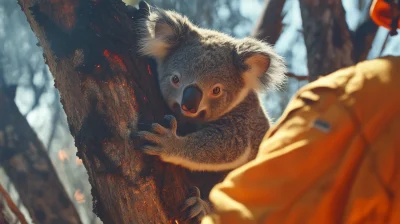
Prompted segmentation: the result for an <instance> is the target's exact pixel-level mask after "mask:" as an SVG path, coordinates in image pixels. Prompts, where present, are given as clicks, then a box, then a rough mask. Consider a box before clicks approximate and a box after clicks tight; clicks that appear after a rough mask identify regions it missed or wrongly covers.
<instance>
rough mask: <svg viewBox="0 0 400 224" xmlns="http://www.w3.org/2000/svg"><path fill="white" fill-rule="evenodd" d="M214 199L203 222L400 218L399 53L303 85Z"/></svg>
mask: <svg viewBox="0 0 400 224" xmlns="http://www.w3.org/2000/svg"><path fill="white" fill-rule="evenodd" d="M210 200H211V201H212V203H213V204H214V205H215V208H216V212H215V213H214V214H212V215H210V216H207V217H205V218H204V219H203V221H202V224H237V223H241V224H250V223H268V224H271V223H279V224H284V223H285V224H286V223H288V224H289V223H290V224H294V223H301V224H303V223H316V224H317V223H318V224H322V223H323V224H329V223H332V224H337V223H352V224H353V223H374V224H380V223H382V224H392V223H393V224H397V223H400V57H384V58H379V59H374V60H370V61H364V62H361V63H359V64H357V65H355V66H353V67H349V68H345V69H341V70H339V71H337V72H334V73H332V74H330V75H328V76H326V77H323V78H320V79H318V80H316V81H315V82H313V83H310V84H308V85H306V86H304V87H303V88H302V89H300V90H299V91H298V93H297V94H296V95H295V96H294V98H293V99H292V100H291V102H290V103H289V105H288V107H287V109H286V110H285V112H284V114H283V115H282V117H281V119H280V120H278V122H277V124H276V125H274V126H273V127H272V128H271V129H270V130H269V131H268V132H267V134H266V136H265V138H264V140H263V142H262V144H261V145H260V151H259V153H258V155H257V158H256V159H255V160H253V161H251V162H249V163H248V164H245V165H244V166H242V167H239V168H238V169H236V170H234V171H232V172H231V173H230V174H229V175H228V176H227V177H226V179H225V180H224V181H223V182H222V183H220V184H218V185H216V186H215V187H214V188H213V190H212V191H211V193H210Z"/></svg>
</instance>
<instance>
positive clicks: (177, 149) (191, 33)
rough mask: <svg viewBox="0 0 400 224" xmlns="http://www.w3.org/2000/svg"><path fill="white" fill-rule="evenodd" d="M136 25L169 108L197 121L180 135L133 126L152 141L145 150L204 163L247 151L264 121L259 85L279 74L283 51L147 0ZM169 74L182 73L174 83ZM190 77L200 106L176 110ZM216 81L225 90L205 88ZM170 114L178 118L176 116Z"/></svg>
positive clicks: (239, 159)
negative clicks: (199, 92)
mask: <svg viewBox="0 0 400 224" xmlns="http://www.w3.org/2000/svg"><path fill="white" fill-rule="evenodd" d="M137 27H138V29H139V30H140V38H139V47H140V52H141V53H142V54H143V55H148V56H152V57H154V58H155V59H156V61H157V65H158V66H157V69H158V80H159V85H160V89H161V93H162V95H163V97H164V99H165V101H166V102H167V104H168V105H169V107H170V108H171V109H172V110H173V111H174V112H175V114H174V115H175V116H176V117H178V119H179V120H181V119H186V120H189V121H190V122H192V123H193V124H194V125H199V124H201V126H202V128H200V129H199V130H197V131H196V132H193V133H190V134H188V135H185V136H178V135H177V134H176V128H171V129H165V128H163V127H162V126H160V125H157V124H154V130H153V131H152V132H141V133H139V136H141V137H142V138H144V139H146V140H148V141H150V142H152V143H155V144H154V145H148V146H146V147H144V152H146V153H148V154H152V155H158V156H160V158H161V159H162V160H163V161H165V162H170V163H174V164H177V165H181V166H184V167H186V168H188V169H191V170H204V171H222V170H230V169H234V168H236V167H238V166H240V165H242V164H244V163H246V162H248V161H249V160H251V159H253V158H254V157H255V155H256V153H257V151H258V147H259V144H260V143H261V140H262V138H263V136H264V135H265V132H266V131H267V130H268V128H269V121H268V118H267V115H266V113H265V112H264V111H263V109H262V107H261V105H260V100H259V96H258V92H260V91H264V90H266V89H268V88H270V87H274V86H276V85H278V84H280V83H281V82H282V80H283V78H284V73H285V71H286V70H285V69H286V68H285V65H284V61H283V59H282V58H281V57H280V56H279V55H277V54H276V53H275V51H274V50H273V48H272V47H271V46H270V45H268V44H267V43H264V42H261V41H259V40H256V39H253V38H244V39H236V38H233V37H231V36H228V35H226V34H223V33H220V32H216V31H213V30H208V29H202V28H199V27H197V26H195V25H193V24H192V23H190V22H189V20H188V19H187V18H186V17H184V16H181V15H180V14H178V13H176V12H173V11H164V10H161V9H157V8H152V9H151V11H150V15H149V17H148V18H145V19H143V20H140V21H139V22H138V23H137ZM173 76H178V77H179V80H180V81H179V84H177V85H176V86H174V84H173V83H172V82H171V78H172V77H173ZM193 84H195V85H196V86H198V87H199V88H200V89H201V90H202V92H203V99H202V101H201V103H200V105H199V111H203V114H201V113H196V114H188V113H186V114H182V113H184V112H183V111H182V110H181V109H180V100H181V98H182V92H183V89H184V88H185V87H187V86H189V85H193ZM216 84H217V85H220V86H222V89H223V90H222V91H223V94H221V96H220V97H219V98H215V99H214V98H213V97H211V96H210V97H209V96H207V94H208V93H209V92H210V91H212V88H213V86H214V85H216ZM169 118H170V121H171V125H172V126H176V124H174V123H175V122H176V121H175V119H174V118H173V117H171V116H170V117H169ZM174 129H175V130H174Z"/></svg>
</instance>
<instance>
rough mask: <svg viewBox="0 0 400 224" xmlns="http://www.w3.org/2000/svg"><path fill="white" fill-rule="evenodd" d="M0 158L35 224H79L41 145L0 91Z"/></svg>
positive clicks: (75, 212) (15, 106)
mask: <svg viewBox="0 0 400 224" xmlns="http://www.w3.org/2000/svg"><path fill="white" fill-rule="evenodd" d="M0 118H1V119H0V154H1V158H2V165H3V168H4V171H5V172H6V174H7V175H8V177H9V179H10V181H11V182H12V183H13V184H14V186H15V188H16V190H17V192H18V194H19V196H20V198H21V200H22V202H23V204H24V205H25V207H26V208H27V210H28V211H29V214H30V216H31V217H32V220H33V221H34V222H35V223H81V221H80V218H79V215H78V213H77V211H76V210H75V207H74V205H73V203H72V202H71V200H70V199H69V197H68V195H67V193H66V191H65V190H64V187H63V185H62V184H61V182H60V180H59V179H58V176H57V173H56V171H55V169H54V167H53V165H52V163H51V161H50V159H49V157H48V155H47V152H46V150H45V148H44V146H43V144H42V142H41V141H40V140H39V139H38V137H37V136H36V133H35V132H34V131H33V130H32V128H31V127H30V126H29V124H28V122H27V121H26V119H25V117H24V116H22V114H21V113H20V112H19V110H18V108H17V105H15V103H14V98H13V97H9V96H8V95H7V94H4V93H3V92H2V91H1V90H0Z"/></svg>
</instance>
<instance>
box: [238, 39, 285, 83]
mask: <svg viewBox="0 0 400 224" xmlns="http://www.w3.org/2000/svg"><path fill="white" fill-rule="evenodd" d="M235 56H236V57H235V61H236V62H237V63H238V65H239V67H240V68H241V69H242V71H243V76H244V80H245V82H246V84H248V85H250V86H251V87H252V88H254V89H256V90H259V91H262V90H266V89H268V88H271V87H277V86H279V85H280V84H282V82H283V81H284V80H285V73H286V65H285V62H284V59H283V58H282V57H281V56H279V55H278V54H277V53H276V52H275V50H274V49H273V47H272V46H271V45H269V44H267V43H265V42H262V41H259V40H256V39H254V38H244V39H242V40H240V41H239V43H238V44H237V46H236V52H235Z"/></svg>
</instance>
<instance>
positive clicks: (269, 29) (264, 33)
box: [252, 0, 286, 44]
mask: <svg viewBox="0 0 400 224" xmlns="http://www.w3.org/2000/svg"><path fill="white" fill-rule="evenodd" d="M285 2H286V1H285V0H266V1H265V5H264V10H263V14H262V15H261V17H260V19H259V20H258V22H257V25H256V28H255V29H254V31H253V34H252V36H253V37H255V38H258V39H260V40H266V41H267V42H268V43H270V44H275V43H276V41H277V40H278V38H279V36H280V35H281V32H282V27H283V25H282V20H283V17H284V16H283V15H282V10H283V6H284V5H285Z"/></svg>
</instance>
